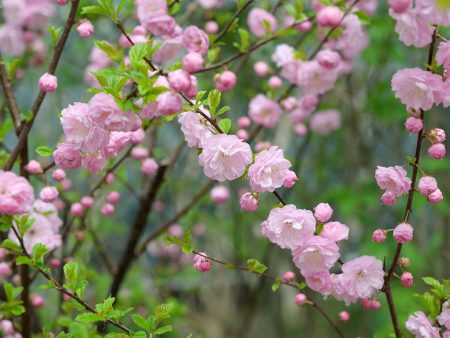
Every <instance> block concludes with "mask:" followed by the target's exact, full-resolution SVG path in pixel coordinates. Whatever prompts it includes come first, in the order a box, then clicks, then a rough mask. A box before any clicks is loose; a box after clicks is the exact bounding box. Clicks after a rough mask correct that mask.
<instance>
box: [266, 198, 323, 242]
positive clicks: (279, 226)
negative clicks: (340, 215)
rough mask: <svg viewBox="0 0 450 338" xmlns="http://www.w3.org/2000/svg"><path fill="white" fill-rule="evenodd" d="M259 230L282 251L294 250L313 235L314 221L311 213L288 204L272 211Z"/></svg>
mask: <svg viewBox="0 0 450 338" xmlns="http://www.w3.org/2000/svg"><path fill="white" fill-rule="evenodd" d="M261 230H262V234H263V236H265V237H267V238H268V239H269V240H270V241H271V242H272V243H275V244H277V245H279V246H280V247H281V248H282V249H284V248H289V249H291V250H294V249H295V248H297V247H298V246H299V245H302V244H304V243H306V242H307V241H308V240H309V239H310V238H311V237H312V236H313V235H314V231H315V230H316V220H315V218H314V216H313V214H312V212H311V211H309V210H304V209H297V208H296V207H295V205H293V204H289V205H286V206H284V207H282V208H274V209H272V210H271V211H270V213H269V217H268V218H267V220H266V221H264V222H263V223H262V224H261Z"/></svg>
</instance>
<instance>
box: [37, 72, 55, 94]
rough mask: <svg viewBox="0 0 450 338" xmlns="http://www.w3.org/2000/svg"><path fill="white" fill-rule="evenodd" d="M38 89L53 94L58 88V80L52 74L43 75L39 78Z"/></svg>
mask: <svg viewBox="0 0 450 338" xmlns="http://www.w3.org/2000/svg"><path fill="white" fill-rule="evenodd" d="M39 88H40V89H41V90H43V91H44V92H46V93H53V92H55V91H56V89H57V88H58V79H57V78H56V76H54V75H52V74H49V73H45V74H44V75H42V76H41V77H40V78H39Z"/></svg>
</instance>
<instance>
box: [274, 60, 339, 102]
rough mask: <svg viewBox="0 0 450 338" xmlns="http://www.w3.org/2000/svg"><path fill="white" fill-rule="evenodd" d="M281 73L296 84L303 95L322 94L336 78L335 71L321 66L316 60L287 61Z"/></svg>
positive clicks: (332, 84) (331, 85)
mask: <svg viewBox="0 0 450 338" xmlns="http://www.w3.org/2000/svg"><path fill="white" fill-rule="evenodd" d="M281 75H282V76H283V77H284V78H286V79H287V80H288V81H290V82H291V83H294V84H296V85H298V86H299V87H300V88H301V90H302V91H303V94H304V95H318V94H324V93H325V92H327V91H328V90H330V89H331V88H332V87H333V86H334V83H335V81H336V79H337V75H338V74H337V72H336V71H330V70H328V69H326V68H323V67H322V66H321V65H319V63H318V62H317V61H316V60H313V61H298V60H294V61H292V62H289V63H287V64H286V65H285V66H284V67H283V69H282V72H281Z"/></svg>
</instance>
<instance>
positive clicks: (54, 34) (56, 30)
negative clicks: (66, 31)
mask: <svg viewBox="0 0 450 338" xmlns="http://www.w3.org/2000/svg"><path fill="white" fill-rule="evenodd" d="M48 31H49V33H50V37H51V38H52V42H53V45H55V46H56V44H57V43H58V39H59V36H60V35H61V32H62V27H58V28H55V27H54V26H52V25H50V26H48Z"/></svg>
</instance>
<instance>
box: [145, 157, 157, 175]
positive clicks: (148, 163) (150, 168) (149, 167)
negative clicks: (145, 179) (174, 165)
mask: <svg viewBox="0 0 450 338" xmlns="http://www.w3.org/2000/svg"><path fill="white" fill-rule="evenodd" d="M158 167H159V166H158V163H156V161H155V160H154V159H153V158H146V159H145V160H144V161H142V165H141V171H142V172H143V173H144V174H147V175H150V174H153V173H154V172H156V170H158Z"/></svg>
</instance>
